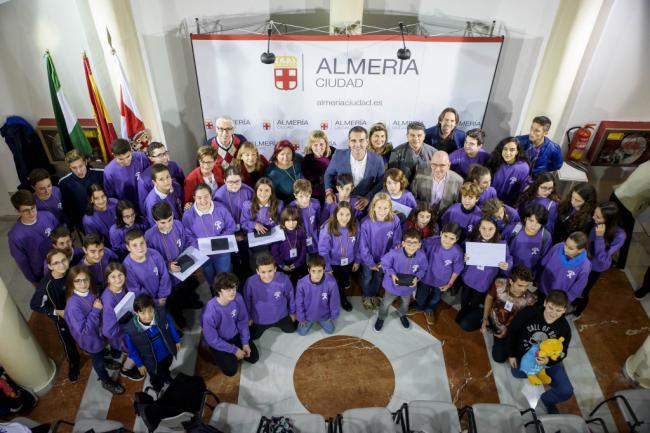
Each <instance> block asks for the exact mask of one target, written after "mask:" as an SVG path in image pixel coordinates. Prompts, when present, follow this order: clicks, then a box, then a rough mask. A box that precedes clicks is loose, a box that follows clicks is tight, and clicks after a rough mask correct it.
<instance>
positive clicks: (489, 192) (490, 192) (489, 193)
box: [476, 186, 497, 206]
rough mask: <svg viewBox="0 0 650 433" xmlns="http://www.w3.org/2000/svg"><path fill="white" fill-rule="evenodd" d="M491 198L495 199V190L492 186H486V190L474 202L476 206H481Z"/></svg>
mask: <svg viewBox="0 0 650 433" xmlns="http://www.w3.org/2000/svg"><path fill="white" fill-rule="evenodd" d="M491 198H497V190H496V189H494V187H493V186H488V188H487V189H486V190H485V191H483V192H482V193H481V196H480V197H479V198H478V201H477V202H476V206H481V205H482V204H483V203H485V202H486V201H488V200H489V199H491Z"/></svg>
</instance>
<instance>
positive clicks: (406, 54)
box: [397, 22, 411, 60]
mask: <svg viewBox="0 0 650 433" xmlns="http://www.w3.org/2000/svg"><path fill="white" fill-rule="evenodd" d="M399 31H400V32H401V33H402V43H403V44H404V48H400V49H399V50H397V58H398V59H400V60H408V59H410V58H411V50H409V49H408V48H406V42H405V41H404V23H403V22H400V23H399Z"/></svg>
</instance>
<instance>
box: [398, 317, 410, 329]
mask: <svg viewBox="0 0 650 433" xmlns="http://www.w3.org/2000/svg"><path fill="white" fill-rule="evenodd" d="M399 321H400V322H402V326H403V327H404V328H406V329H409V328H410V327H411V322H409V318H408V317H406V316H402V317H400V318H399Z"/></svg>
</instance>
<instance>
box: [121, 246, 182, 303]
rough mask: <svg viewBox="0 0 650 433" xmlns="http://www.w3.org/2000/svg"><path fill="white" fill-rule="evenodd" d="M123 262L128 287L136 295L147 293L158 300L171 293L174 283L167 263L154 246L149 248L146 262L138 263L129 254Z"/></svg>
mask: <svg viewBox="0 0 650 433" xmlns="http://www.w3.org/2000/svg"><path fill="white" fill-rule="evenodd" d="M122 264H123V265H124V267H125V268H126V287H127V288H128V290H129V292H133V293H134V294H135V296H138V295H140V294H142V293H147V294H149V295H151V297H153V298H154V299H155V300H156V301H158V300H159V299H161V298H166V297H167V296H169V294H170V293H171V291H172V285H171V280H170V278H169V272H168V271H167V264H166V263H165V259H163V257H162V256H161V255H160V253H159V252H158V251H156V250H154V249H153V248H151V249H148V250H147V256H146V259H145V261H144V262H142V263H138V262H136V261H135V260H133V259H132V258H131V255H128V256H127V257H126V259H124V262H123V263H122Z"/></svg>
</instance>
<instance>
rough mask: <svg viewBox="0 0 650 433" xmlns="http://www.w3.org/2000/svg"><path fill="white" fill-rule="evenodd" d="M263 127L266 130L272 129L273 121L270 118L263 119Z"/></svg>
mask: <svg viewBox="0 0 650 433" xmlns="http://www.w3.org/2000/svg"><path fill="white" fill-rule="evenodd" d="M262 128H264V130H265V131H268V130H269V129H271V121H270V120H262Z"/></svg>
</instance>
